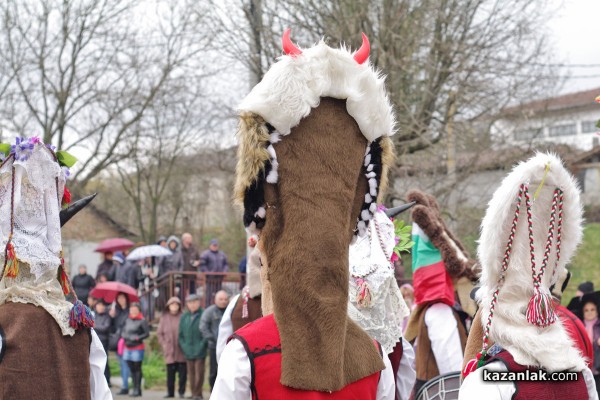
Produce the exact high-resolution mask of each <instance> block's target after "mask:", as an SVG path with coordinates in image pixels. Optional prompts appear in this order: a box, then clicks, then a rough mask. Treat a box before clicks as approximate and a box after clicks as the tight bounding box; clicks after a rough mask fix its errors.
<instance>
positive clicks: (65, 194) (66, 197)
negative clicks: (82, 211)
mask: <svg viewBox="0 0 600 400" xmlns="http://www.w3.org/2000/svg"><path fill="white" fill-rule="evenodd" d="M70 203H71V192H70V191H69V189H68V188H67V187H66V186H65V190H64V192H63V198H62V201H61V206H62V207H68V206H69V204H70Z"/></svg>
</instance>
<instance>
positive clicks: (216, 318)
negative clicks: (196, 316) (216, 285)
mask: <svg viewBox="0 0 600 400" xmlns="http://www.w3.org/2000/svg"><path fill="white" fill-rule="evenodd" d="M224 313H225V309H224V308H219V307H217V305H216V304H213V305H211V306H210V307H208V308H207V309H206V311H204V314H202V318H201V319H200V332H202V336H204V338H205V339H206V340H208V347H209V348H210V349H216V348H217V337H219V324H220V323H221V319H222V318H223V314H224Z"/></svg>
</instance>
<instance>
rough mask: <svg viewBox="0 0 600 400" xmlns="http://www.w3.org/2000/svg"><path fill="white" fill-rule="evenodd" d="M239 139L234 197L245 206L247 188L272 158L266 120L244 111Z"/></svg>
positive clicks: (239, 204)
mask: <svg viewBox="0 0 600 400" xmlns="http://www.w3.org/2000/svg"><path fill="white" fill-rule="evenodd" d="M238 140H239V145H238V149H237V158H238V162H237V165H236V168H235V186H234V194H233V198H234V203H235V204H237V205H238V206H240V207H243V205H244V194H245V192H246V189H247V188H248V187H249V186H250V185H251V184H252V183H253V182H254V181H255V180H256V178H257V177H258V174H259V172H260V171H261V170H262V169H264V168H265V163H266V162H267V161H269V159H270V157H269V152H268V151H267V146H268V143H269V130H268V129H267V126H266V123H265V120H264V119H263V118H262V117H260V116H259V115H257V114H254V113H251V112H243V113H242V114H241V115H240V122H239V127H238Z"/></svg>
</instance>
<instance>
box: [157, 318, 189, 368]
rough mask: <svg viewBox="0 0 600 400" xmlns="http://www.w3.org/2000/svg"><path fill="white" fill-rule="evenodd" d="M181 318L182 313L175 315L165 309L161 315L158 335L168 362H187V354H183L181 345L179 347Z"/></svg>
mask: <svg viewBox="0 0 600 400" xmlns="http://www.w3.org/2000/svg"><path fill="white" fill-rule="evenodd" d="M180 320H181V313H178V314H176V315H173V314H171V313H170V312H168V311H165V312H164V313H163V314H162V315H161V317H160V323H159V324H158V330H157V331H156V335H157V336H158V342H159V343H160V345H161V347H162V349H163V354H164V356H165V363H166V364H173V363H176V362H185V356H184V355H183V351H182V350H181V347H179V321H180Z"/></svg>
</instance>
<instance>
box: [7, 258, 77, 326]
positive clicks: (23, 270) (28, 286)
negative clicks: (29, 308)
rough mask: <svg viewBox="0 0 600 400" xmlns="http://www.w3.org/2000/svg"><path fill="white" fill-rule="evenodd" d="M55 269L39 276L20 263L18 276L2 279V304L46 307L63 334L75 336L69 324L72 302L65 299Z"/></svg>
mask: <svg viewBox="0 0 600 400" xmlns="http://www.w3.org/2000/svg"><path fill="white" fill-rule="evenodd" d="M56 270H57V269H56V268H54V271H46V272H45V273H44V274H42V275H41V276H40V277H39V278H37V279H36V278H35V276H34V275H32V274H31V272H30V269H29V266H28V265H27V264H24V263H22V262H20V263H19V273H18V275H17V277H16V278H8V277H4V278H2V280H1V281H0V304H5V303H26V304H33V305H35V306H38V307H42V308H44V309H45V310H46V311H47V312H48V314H50V315H51V316H52V318H54V320H55V321H56V323H57V324H58V326H59V327H60V330H61V331H62V334H63V335H65V336H66V335H69V336H73V335H74V334H75V330H74V329H73V328H71V327H70V326H69V313H70V311H71V307H72V306H73V305H72V304H71V303H69V302H68V301H66V300H65V296H64V295H63V292H62V288H61V287H60V283H59V282H58V280H57V279H56Z"/></svg>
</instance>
